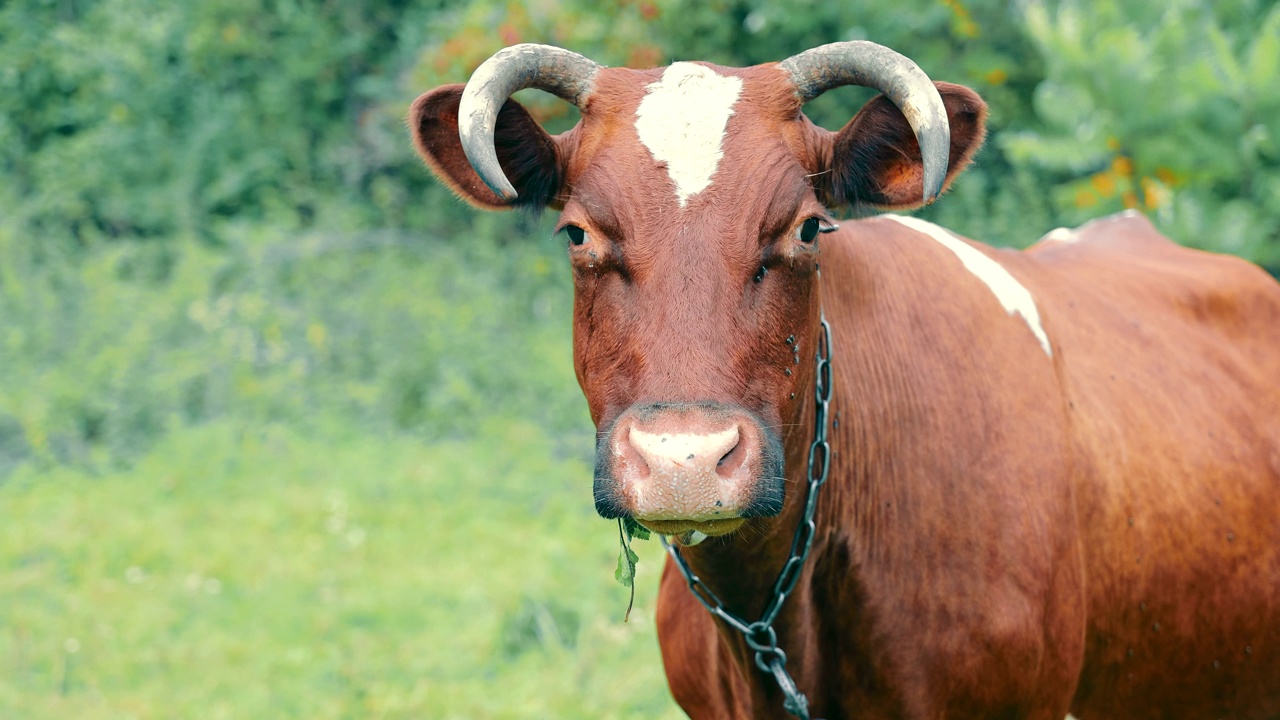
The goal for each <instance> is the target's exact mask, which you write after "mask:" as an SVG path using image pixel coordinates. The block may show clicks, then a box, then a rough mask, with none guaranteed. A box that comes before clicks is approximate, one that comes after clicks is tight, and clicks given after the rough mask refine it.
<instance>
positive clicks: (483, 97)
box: [458, 43, 600, 202]
mask: <svg viewBox="0 0 1280 720" xmlns="http://www.w3.org/2000/svg"><path fill="white" fill-rule="evenodd" d="M599 69H600V66H599V65H598V64H596V63H595V62H593V61H592V60H590V59H588V58H585V57H583V56H582V55H579V54H578V53H575V52H570V51H568V50H564V49H562V48H558V47H552V46H550V45H535V44H533V43H524V44H521V45H512V46H511V47H509V48H503V49H502V50H499V51H498V52H496V53H494V54H493V56H492V57H490V58H489V59H488V60H485V61H484V63H483V64H481V65H480V67H478V68H476V71H475V72H474V73H472V74H471V80H469V81H468V82H467V87H466V89H464V90H463V91H462V101H461V102H460V103H459V104H458V136H459V137H460V138H461V140H462V151H463V152H464V153H466V155H467V160H468V161H470V162H471V167H473V168H475V171H476V174H478V175H479V176H480V179H481V180H483V181H484V184H485V185H488V186H489V189H491V190H493V191H494V192H495V193H497V195H498V197H500V198H502V199H503V200H506V201H507V202H510V201H512V200H515V199H516V197H517V195H518V194H517V193H516V189H515V188H514V187H512V185H511V181H509V180H507V176H506V174H505V173H503V172H502V166H501V165H499V164H498V153H497V150H496V149H495V148H494V145H493V129H494V127H495V126H496V125H497V122H498V110H499V109H501V108H502V104H503V103H505V102H506V101H507V98H509V97H511V94H512V93H514V92H515V91H517V90H523V89H525V88H538V89H539V90H546V91H547V92H549V93H551V94H553V95H556V96H557V97H560V98H563V99H565V100H568V101H569V102H571V103H573V104H574V105H576V106H578V109H579V110H581V109H583V108H584V107H585V106H586V104H587V99H588V98H589V97H590V95H591V89H592V87H593V85H594V83H595V77H596V72H597V71H598V70H599Z"/></svg>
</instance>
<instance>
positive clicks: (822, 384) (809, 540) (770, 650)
mask: <svg viewBox="0 0 1280 720" xmlns="http://www.w3.org/2000/svg"><path fill="white" fill-rule="evenodd" d="M820 322H821V332H820V334H819V336H818V350H817V352H816V353H815V355H814V370H815V371H816V372H815V373H814V388H813V396H814V404H815V406H816V407H815V409H816V412H815V413H814V421H813V442H812V443H811V444H810V445H809V484H808V487H807V488H806V493H805V503H804V516H803V517H802V518H801V519H800V525H799V526H798V527H796V534H795V537H793V538H792V539H791V555H790V556H789V557H788V558H787V561H786V563H784V564H783V565H782V570H781V571H779V573H778V579H777V580H775V581H774V583H773V590H772V592H770V594H769V604H768V605H766V606H765V609H764V614H762V615H761V616H760V619H759V620H757V621H755V622H753V623H748V622H747V621H745V620H743V619H742V618H740V617H738V616H737V615H734V614H733V613H731V612H729V611H728V610H725V608H724V603H722V602H720V598H718V597H716V594H715V593H714V592H712V591H711V588H709V587H707V586H706V584H704V583H703V582H702V580H701V579H700V578H699V577H698V576H697V575H695V574H694V572H693V569H692V568H690V567H689V563H688V561H686V560H685V559H684V556H683V555H681V554H680V548H678V547H676V546H675V545H673V544H671V543H670V542H668V541H667V538H666V537H665V536H662V535H660V536H659V538H660V539H661V540H662V545H663V547H665V548H666V549H667V552H668V553H670V555H671V557H672V559H673V560H675V562H676V567H678V568H680V573H681V574H682V575H684V579H685V581H686V582H688V583H689V590H691V591H692V592H693V596H694V597H695V598H697V599H698V602H700V603H702V605H703V606H704V607H705V608H707V610H708V611H710V612H711V614H712V615H714V616H716V617H717V618H720V619H721V620H722V621H724V623H725V624H726V625H728V626H729V627H731V628H733V629H734V630H737V631H738V632H740V633H742V636H743V638H744V639H745V640H746V641H747V647H749V648H751V649H752V650H753V651H755V660H756V667H758V668H760V671H761V672H763V673H765V674H768V675H772V676H773V679H774V680H775V681H777V683H778V687H779V688H781V689H782V694H783V696H784V698H785V699H784V700H783V703H782V706H783V708H785V709H786V711H787V712H788V713H791V714H792V715H794V716H795V717H797V718H800V719H801V720H809V700H808V698H806V697H805V695H804V693H802V692H800V689H799V688H797V687H796V681H795V679H794V678H792V677H791V673H789V672H787V654H786V653H785V652H783V651H782V648H780V647H778V633H777V632H776V631H775V630H774V629H773V621H774V620H776V619H777V618H778V613H779V612H781V611H782V604H783V603H784V602H786V599H787V596H788V595H790V594H791V591H792V590H794V589H795V586H796V582H797V581H798V580H799V579H800V571H801V570H802V569H803V567H804V561H805V560H806V559H807V558H808V557H809V550H810V549H812V547H813V534H814V522H813V516H814V514H815V512H816V510H817V507H818V490H819V489H820V488H821V487H822V485H823V483H825V482H826V481H827V472H828V471H829V470H830V467H831V444H830V443H829V442H828V440H827V430H828V426H829V423H828V416H827V410H828V407H829V405H830V404H831V326H830V325H828V324H827V318H826V315H825V314H821V312H820Z"/></svg>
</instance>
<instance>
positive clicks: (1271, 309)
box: [659, 214, 1280, 719]
mask: <svg viewBox="0 0 1280 720" xmlns="http://www.w3.org/2000/svg"><path fill="white" fill-rule="evenodd" d="M935 230H936V231H941V232H945V231H942V230H941V229H940V228H938V229H935ZM1051 238H1055V239H1046V240H1044V241H1042V242H1041V243H1039V244H1037V245H1036V246H1034V247H1033V248H1031V249H1030V250H1028V251H1026V252H1021V253H1019V252H1010V251H994V250H989V249H983V250H982V252H984V253H985V254H987V255H988V256H990V257H992V258H995V259H996V260H997V262H998V263H999V264H1000V265H1001V266H1002V267H1004V268H1006V269H1007V270H1008V271H1009V272H1010V273H1011V274H1012V275H1013V276H1014V277H1015V278H1016V279H1017V281H1018V282H1019V283H1021V284H1022V285H1024V286H1025V287H1026V288H1027V290H1028V291H1029V292H1030V293H1031V295H1032V297H1033V298H1034V300H1035V302H1036V305H1037V307H1038V308H1039V314H1040V317H1041V320H1042V323H1043V325H1042V327H1043V329H1044V332H1045V333H1046V335H1047V336H1048V338H1049V340H1050V343H1051V347H1052V355H1050V354H1048V353H1046V352H1045V351H1044V349H1043V347H1042V346H1041V345H1040V343H1039V342H1038V340H1037V338H1036V337H1035V334H1034V333H1033V332H1032V330H1031V328H1030V327H1029V325H1028V324H1027V323H1026V322H1025V321H1024V320H1023V319H1021V318H1020V317H1017V316H1013V315H1010V314H1008V313H1007V312H1005V311H1004V309H1003V308H1002V307H1001V305H1000V304H999V302H998V300H997V298H996V296H995V294H994V292H993V290H992V289H991V288H990V287H988V286H987V285H985V284H984V283H983V282H982V280H981V279H980V278H979V277H976V276H975V275H974V274H972V273H970V272H968V271H967V270H966V269H965V267H964V266H963V265H962V264H961V262H960V261H959V260H958V259H957V258H956V257H955V256H954V255H953V254H952V253H951V252H949V251H948V250H947V249H945V248H944V247H942V246H941V245H939V244H938V243H937V242H936V241H934V240H933V239H932V238H930V237H929V236H927V235H925V234H923V233H921V232H918V231H916V230H914V229H912V228H910V227H906V226H904V225H903V224H902V223H898V222H894V221H893V220H891V219H887V218H880V219H874V220H867V221H859V222H854V223H848V224H846V225H845V226H844V229H843V230H842V231H841V232H840V233H838V234H836V235H834V236H830V237H828V238H826V239H825V240H824V241H825V242H826V245H825V247H824V253H823V269H822V273H823V279H822V282H823V288H822V292H823V305H824V309H825V311H826V314H827V317H828V318H829V320H830V321H831V324H832V326H833V350H832V363H833V368H834V373H835V398H834V400H833V402H832V408H833V411H834V412H838V413H839V418H840V424H839V427H838V428H835V429H833V430H832V435H833V437H832V441H831V442H832V446H833V448H835V450H836V457H835V461H834V466H833V468H832V476H833V478H837V479H838V480H833V481H832V482H837V483H838V485H835V486H834V487H831V488H830V489H829V490H827V491H826V492H827V493H828V494H827V495H824V496H823V498H822V502H821V503H820V505H819V511H818V538H819V539H818V541H817V543H816V545H815V549H814V551H813V555H814V557H813V560H812V562H811V565H810V566H809V570H808V571H807V572H806V574H805V576H804V577H803V578H802V581H801V590H800V591H799V593H798V596H797V597H796V598H794V599H793V601H792V602H793V603H794V604H793V605H791V606H789V607H788V609H787V610H786V611H785V613H784V618H783V623H782V624H781V626H780V627H779V633H780V634H781V636H782V637H784V638H786V641H785V643H784V648H785V649H786V650H787V651H788V652H789V653H790V656H789V662H788V665H789V667H791V668H792V669H793V672H794V673H795V674H796V677H797V682H798V683H799V684H800V686H801V687H802V688H807V689H810V690H811V694H810V699H811V702H813V704H814V711H815V716H816V717H824V718H828V719H830V718H839V717H913V718H914V717H920V718H927V717H944V716H945V717H985V718H992V717H1043V718H1061V717H1063V715H1064V714H1065V713H1066V712H1067V710H1068V709H1070V711H1071V713H1072V714H1073V715H1075V716H1076V717H1079V718H1086V719H1087V718H1147V717H1149V718H1168V717H1187V718H1198V717H1240V718H1259V719H1266V718H1275V717H1277V715H1280V690H1278V689H1280V286H1277V285H1276V283H1275V282H1274V281H1273V280H1271V278H1269V277H1267V276H1266V275H1265V274H1264V273H1262V271H1260V270H1259V269H1258V268H1256V267H1253V266H1251V265H1249V264H1247V263H1244V262H1242V261H1239V260H1237V259H1234V258H1228V257H1220V256H1214V255H1210V254H1207V253H1202V252H1197V251H1193V250H1186V249H1183V248H1180V247H1178V246H1176V245H1174V244H1172V243H1170V242H1169V241H1168V240H1166V239H1164V238H1163V237H1161V236H1160V235H1159V234H1158V233H1157V232H1156V231H1155V229H1154V228H1152V226H1151V225H1150V224H1149V223H1148V222H1147V221H1146V220H1145V218H1142V217H1141V216H1140V215H1137V214H1125V215H1121V216H1116V217H1113V218H1108V219H1104V220H1100V221H1096V222H1093V223H1090V224H1088V225H1086V226H1085V227H1083V228H1081V229H1079V230H1077V231H1074V232H1071V233H1067V232H1065V231H1059V232H1057V233H1056V234H1055V235H1053V236H1051ZM1056 238H1061V239H1056ZM795 427H796V428H797V429H796V430H795V431H794V432H795V434H797V435H803V433H802V432H801V431H800V428H805V427H807V424H806V422H805V420H804V418H797V419H796V424H795ZM805 442H807V438H798V439H797V441H796V442H791V441H788V443H787V444H788V448H790V449H791V452H790V453H789V457H788V460H792V461H793V462H791V463H789V465H790V466H791V467H792V468H793V470H794V477H791V478H790V480H791V482H792V484H793V485H792V487H793V488H795V489H798V488H800V487H801V485H800V484H799V483H800V482H801V481H802V480H803V467H804V466H803V458H802V457H800V456H796V451H795V449H794V448H796V447H803V446H804V443H805ZM792 456H795V457H792ZM791 515H792V517H794V510H793V511H792V513H791ZM781 525H782V527H781V528H779V529H778V530H777V531H776V532H778V533H783V534H785V533H786V532H787V528H788V527H790V526H788V524H787V523H786V522H785V521H784V522H783V523H781ZM748 537H750V536H748ZM753 540H754V543H755V544H757V545H760V546H761V547H762V548H765V547H768V546H769V545H770V543H771V540H772V538H771V537H769V536H767V535H766V536H760V537H756V538H753ZM742 544H743V538H736V539H735V540H734V541H733V544H732V545H730V544H729V543H727V542H725V541H719V540H717V539H715V538H712V539H709V540H707V541H706V542H704V543H703V544H702V545H700V546H698V548H697V550H700V551H701V552H700V553H698V554H696V555H695V554H694V553H688V552H687V554H690V555H695V557H694V558H693V562H694V565H695V568H696V569H697V570H698V571H699V574H700V575H702V577H703V579H704V580H705V581H706V582H707V583H708V584H709V585H710V586H711V587H712V588H714V589H715V590H716V591H717V592H718V593H722V597H723V590H722V588H724V587H732V588H734V594H733V595H732V596H731V599H727V602H728V603H729V604H730V607H731V609H734V610H736V611H739V612H741V613H742V614H743V615H744V616H745V617H752V614H753V613H758V612H759V610H760V603H761V602H762V599H763V598H765V597H766V593H767V590H768V585H767V584H768V582H770V581H771V580H772V578H771V577H770V576H769V574H768V573H767V572H765V573H762V574H761V575H760V577H757V578H754V581H755V583H753V586H752V587H745V588H743V587H742V585H743V584H742V583H741V580H740V579H738V578H739V577H740V575H741V569H740V568H738V567H735V564H734V562H735V560H734V559H735V558H738V557H741V556H743V555H747V556H750V555H751V550H749V549H744V548H743V547H742ZM766 552H767V551H766ZM778 562H780V560H779V561H778ZM772 567H777V564H775V565H773V566H772ZM717 580H719V583H717ZM756 583H758V584H756ZM740 588H742V589H740ZM659 633H660V638H661V640H662V645H663V649H664V653H663V656H664V659H665V662H666V664H667V671H668V677H669V680H670V683H671V687H672V690H673V692H674V694H675V696H676V698H677V700H678V701H680V703H681V705H682V706H683V707H684V708H685V710H686V711H687V712H688V713H689V715H690V717H692V718H695V719H700V718H723V717H741V718H755V717H768V716H775V715H776V716H779V717H781V716H782V715H781V714H780V711H779V710H778V708H779V706H780V699H779V696H778V694H777V691H776V688H773V687H772V686H771V685H770V684H769V683H767V682H765V678H764V677H763V676H760V674H759V673H758V672H757V671H756V670H755V669H754V666H753V665H752V663H751V657H750V655H749V653H748V652H747V650H746V646H745V644H743V643H742V642H741V640H740V639H739V638H738V637H737V636H736V635H734V634H732V633H729V632H726V631H725V630H724V628H722V627H721V628H718V627H717V625H716V621H715V620H714V619H713V618H711V617H710V616H709V615H708V614H707V613H706V612H704V611H702V608H701V607H700V606H699V605H698V603H697V602H696V600H694V598H693V597H692V596H691V595H690V593H689V591H688V589H687V587H685V583H684V580H683V578H681V577H680V576H679V574H678V573H677V572H676V571H675V569H674V566H673V565H672V564H671V563H668V566H667V568H666V570H665V572H664V577H663V581H662V592H661V595H660V598H659Z"/></svg>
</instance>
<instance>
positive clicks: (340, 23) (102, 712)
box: [0, 0, 1280, 718]
mask: <svg viewBox="0 0 1280 720" xmlns="http://www.w3.org/2000/svg"><path fill="white" fill-rule="evenodd" d="M858 38H869V39H874V40H877V41H879V42H882V43H885V44H889V45H891V46H893V47H895V48H897V49H899V50H901V51H903V52H905V53H907V54H909V55H911V56H912V57H914V58H915V59H916V60H917V61H918V62H919V63H920V64H921V65H922V66H923V67H924V68H925V69H926V71H928V72H930V73H931V74H932V75H933V76H934V77H937V78H940V79H947V80H951V81H955V82H961V83H965V84H968V85H971V86H973V87H975V88H976V89H978V90H979V91H980V92H981V93H982V94H983V95H984V96H985V97H986V98H987V99H988V101H989V102H990V103H991V106H992V113H993V115H992V125H993V128H992V133H991V136H990V138H989V140H988V143H987V148H986V150H985V151H984V152H983V154H982V155H981V156H980V158H979V161H978V163H977V164H976V165H975V167H974V168H973V169H971V170H970V171H969V172H968V173H967V174H966V175H965V176H964V177H963V178H962V179H961V181H960V182H959V183H958V185H957V187H956V188H955V189H954V190H953V191H952V192H951V193H950V194H949V195H948V196H947V197H946V198H945V199H944V200H943V201H942V202H940V203H938V204H937V205H935V206H934V207H932V208H929V209H928V210H927V211H925V213H924V214H926V215H928V216H929V217H931V219H934V220H936V221H939V222H942V223H944V224H946V225H948V226H950V227H952V228H954V229H956V230H957V231H959V232H962V233H964V234H967V235H970V236H973V237H979V238H984V239H987V240H990V241H992V242H995V243H999V244H1005V245H1017V246H1021V245H1026V244H1028V243H1030V242H1031V241H1033V240H1035V239H1036V238H1037V237H1039V236H1040V235H1041V234H1043V233H1044V232H1046V231H1048V230H1050V229H1052V228H1053V227H1056V226H1059V225H1071V224H1076V223H1079V222H1081V221H1083V220H1086V219H1088V218H1090V217H1096V216H1098V215H1102V214H1105V213H1109V212H1113V211H1116V210H1119V209H1122V208H1125V207H1133V208H1137V209H1139V210H1141V211H1143V212H1146V213H1148V214H1149V215H1150V216H1151V217H1152V219H1153V220H1154V221H1155V222H1156V223H1157V225H1159V226H1160V227H1161V228H1162V229H1163V230H1164V231H1165V232H1166V233H1168V234H1169V235H1171V236H1172V237H1174V238H1175V239H1177V240H1178V241H1180V242H1183V243H1185V244H1188V245H1194V246H1198V247H1205V248H1209V249H1214V250H1219V251H1226V252H1233V253H1237V254H1240V255H1243V256H1245V257H1248V258H1250V259H1253V260H1255V261H1258V262H1261V263H1263V264H1266V265H1268V266H1269V267H1271V268H1272V269H1273V270H1274V269H1276V268H1277V267H1280V6H1277V5H1276V4H1275V3H1274V2H1264V1H1262V0H1223V1H1212V0H1125V1H1124V2H1121V1H1119V0H1097V1H1096V2H1084V1H1083V0H1080V1H1077V2H1070V1H1065V0H1064V1H1056V2H1049V1H1045V2H1038V1H1035V0H1025V1H1022V2H1009V1H1004V2H1000V1H996V0H971V1H969V2H962V1H958V0H941V1H938V0H903V1H901V2H896V3H830V2H806V1H804V0H795V1H794V2H789V3H779V2H763V1H762V0H710V2H701V1H700V2H694V1H693V0H652V1H649V0H615V1H613V2H606V3H605V4H604V5H601V3H600V2H598V0H591V1H589V2H588V0H541V1H540V2H536V3H529V4H520V3H502V2H495V1H493V0H480V1H478V2H472V3H463V2H458V1H455V0H369V1H367V2H363V3H339V2H336V1H318V2H310V3H304V2H297V1H296V0H212V1H210V2H203V3H182V2H179V3H174V2H162V1H160V0H57V1H53V0H12V1H11V2H8V3H5V4H3V5H0V525H2V526H3V528H4V529H3V532H2V533H0V716H2V717H27V718H63V717H80V718H94V717H103V718H107V717H110V718H116V717H139V718H151V717H307V718H323V717H334V718H337V717H446V718H447V717H568V718H572V717H583V718H588V717H589V718H597V717H645V718H649V717H676V716H678V711H677V710H676V709H675V708H674V706H673V705H672V703H671V701H670V699H669V697H668V695H667V692H666V688H665V683H664V681H663V679H662V675H661V666H660V662H659V659H658V656H657V651H656V643H655V640H654V638H653V626H652V598H653V591H654V586H655V584H656V572H655V570H656V568H657V567H658V566H659V559H660V558H659V556H658V553H657V548H655V547H653V544H652V543H649V544H645V545H648V547H639V548H638V549H639V550H641V551H642V554H643V556H644V560H643V561H642V562H641V565H640V578H639V583H638V586H639V588H640V595H639V598H638V609H637V611H636V612H635V613H633V615H632V620H631V622H630V623H629V624H623V623H622V622H621V619H622V610H623V608H624V606H625V597H624V593H623V591H622V590H621V588H618V587H617V586H616V585H614V584H613V579H612V569H613V562H614V555H615V552H616V549H615V548H614V546H613V544H612V543H613V530H612V527H611V526H609V525H608V524H606V523H604V522H602V521H599V520H598V519H595V518H594V515H593V511H592V510H591V507H590V503H589V494H588V490H587V487H588V483H589V476H590V472H589V468H590V462H591V451H592V438H593V432H592V428H591V426H590V422H589V419H588V418H587V416H586V413H585V408H584V403H583V402H582V401H581V400H580V399H579V398H580V396H579V392H578V390H577V388H576V386H575V383H574V381H573V376H572V371H571V368H570V366H569V358H570V356H569V340H568V319H569V304H570V289H569V283H568V275H567V268H566V264H565V262H564V260H563V256H562V252H563V249H562V247H561V246H560V243H559V241H557V240H554V239H549V237H548V235H549V233H548V229H549V228H548V225H547V224H546V221H545V220H543V221H539V220H533V219H531V218H528V217H524V216H519V215H478V214H476V213H474V212H473V211H471V210H469V209H467V208H465V207H464V206H462V205H461V203H459V202H457V201H456V200H455V199H453V198H452V197H451V196H450V195H449V194H448V192H447V191H444V190H443V189H441V188H440V187H438V186H436V185H435V184H433V182H432V181H431V180H430V178H429V177H428V174H427V173H426V171H425V170H424V169H423V168H422V167H421V165H420V163H419V161H418V160H417V159H416V158H415V157H413V155H412V152H411V149H410V145H409V142H408V139H407V135H406V132H405V130H404V127H403V120H402V118H403V115H404V112H405V110H406V108H407V106H408V103H409V102H410V101H411V100H412V99H413V97H414V96H415V95H416V94H417V93H419V92H421V91H424V90H426V89H429V88H431V87H434V86H435V85H437V84H440V83H443V82H456V81H462V80H464V79H465V78H466V76H467V74H468V73H469V71H470V70H471V69H473V68H474V67H475V66H476V65H477V64H479V62H481V61H482V60H483V59H484V58H485V57H487V56H488V55H489V54H490V53H492V52H493V51H494V50H496V49H498V48H499V47H501V46H503V45H505V44H509V43H513V42H520V41H539V42H551V43H556V44H561V45H564V46H567V47H571V48H574V49H577V50H579V51H581V52H584V53H586V54H588V55H590V56H592V57H594V58H596V59H597V60H599V61H601V62H604V63H607V64H614V65H617V64H632V65H655V64H663V63H666V62H669V61H670V60H673V59H707V60H712V61H716V62H721V63H725V64H734V65H743V64H750V63H756V62H763V61H768V60H776V59H780V58H782V57H785V56H787V55H790V54H793V53H795V52H798V51H800V50H802V49H805V48H807V47H811V46H813V45H817V44H821V43H824V42H830V41H835V40H843V39H858ZM865 97H866V94H865V93H860V92H859V91H857V90H852V89H851V90H845V91H840V92H837V93H831V94H829V95H828V96H825V97H824V98H822V99H821V100H819V101H818V102H816V103H814V104H813V106H812V107H811V115H812V116H814V117H815V119H817V120H818V121H819V122H821V123H822V124H824V125H826V126H828V127H837V126H839V125H840V124H842V123H843V122H844V121H845V120H847V119H848V118H849V117H850V116H851V115H852V113H853V112H855V111H856V108H857V106H858V105H859V104H860V102H862V101H863V100H864V99H865ZM523 99H524V100H525V101H526V102H528V103H529V104H530V105H531V106H533V108H534V109H535V112H536V113H537V114H538V116H539V117H540V118H541V119H542V120H543V121H544V122H546V123H547V124H548V125H549V126H551V127H553V128H563V127H567V126H568V125H569V124H571V123H572V122H573V112H572V110H570V109H569V108H566V107H565V106H564V105H563V104H561V103H558V102H557V101H554V100H552V99H549V98H547V97H546V96H543V95H540V94H538V93H528V94H527V97H524V98H523Z"/></svg>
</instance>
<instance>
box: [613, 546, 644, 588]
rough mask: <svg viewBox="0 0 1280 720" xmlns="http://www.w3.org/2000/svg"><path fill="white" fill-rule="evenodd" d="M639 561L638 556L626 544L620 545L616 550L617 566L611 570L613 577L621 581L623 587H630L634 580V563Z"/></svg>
mask: <svg viewBox="0 0 1280 720" xmlns="http://www.w3.org/2000/svg"><path fill="white" fill-rule="evenodd" d="M637 562H640V556H639V555H636V553H635V551H634V550H632V549H631V548H629V547H627V546H626V545H622V546H621V547H620V548H619V552H618V567H617V569H615V570H614V571H613V577H614V579H616V580H617V581H618V582H620V583H622V586H623V587H631V586H632V584H633V583H634V582H635V580H636V563H637Z"/></svg>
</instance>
